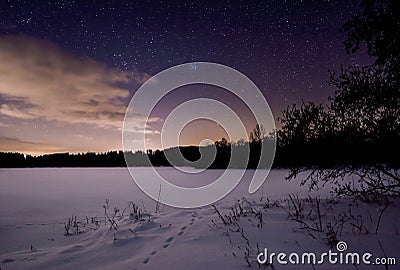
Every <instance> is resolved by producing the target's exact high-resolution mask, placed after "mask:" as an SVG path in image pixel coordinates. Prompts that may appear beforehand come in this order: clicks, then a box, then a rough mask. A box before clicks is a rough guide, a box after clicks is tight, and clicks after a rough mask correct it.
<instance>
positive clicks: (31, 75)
mask: <svg viewBox="0 0 400 270" xmlns="http://www.w3.org/2000/svg"><path fill="white" fill-rule="evenodd" d="M0 59H1V62H0V97H1V100H2V101H3V104H1V105H0V116H6V117H12V118H17V119H25V120H29V119H37V118H40V119H43V120H48V121H53V120H56V121H60V122H67V123H72V124H75V123H79V124H81V123H84V124H92V125H97V126H100V127H104V126H112V127H116V128H120V127H121V126H122V121H123V117H124V115H125V109H126V105H125V103H126V102H127V99H128V98H129V95H130V93H129V90H128V89H127V88H126V87H124V85H125V86H126V85H128V84H130V85H132V83H136V84H138V85H139V84H142V83H143V82H144V81H146V80H147V79H148V78H149V75H148V74H146V73H140V72H136V71H130V72H124V71H122V70H120V69H116V68H109V67H107V66H106V65H105V64H102V63H99V62H96V61H94V60H91V59H81V58H79V57H77V56H74V55H72V54H70V53H68V52H66V51H65V50H63V49H61V48H60V47H58V46H56V45H55V44H53V43H51V42H49V41H45V40H40V39H36V38H32V37H28V36H24V35H6V36H0ZM138 118H140V116H138ZM141 122H142V121H137V123H139V124H140V123H141ZM142 126H143V125H142ZM140 128H141V126H140V125H139V126H138V129H140Z"/></svg>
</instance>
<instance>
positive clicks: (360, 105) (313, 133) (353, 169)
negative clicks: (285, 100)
mask: <svg viewBox="0 0 400 270" xmlns="http://www.w3.org/2000/svg"><path fill="white" fill-rule="evenodd" d="M341 31H342V32H345V33H346V34H347V39H346V41H345V42H344V44H345V47H346V50H347V52H348V53H354V52H356V51H358V50H359V49H360V47H361V44H365V45H366V47H367V49H368V55H369V56H370V57H373V58H375V61H374V63H373V64H372V65H370V66H365V67H358V66H351V67H348V68H346V69H345V68H342V69H341V72H340V74H339V75H336V74H335V73H331V76H330V79H329V81H328V82H329V84H331V85H333V86H335V87H336V89H337V90H336V92H335V94H334V96H333V97H332V98H330V101H331V104H330V105H329V106H328V108H327V110H324V108H323V107H322V106H321V105H320V106H316V105H314V104H312V103H310V104H308V105H305V104H303V105H302V106H301V107H300V108H297V107H293V108H292V109H289V108H288V109H287V110H286V111H284V112H283V117H282V119H281V122H282V131H281V132H280V133H279V134H278V135H279V139H280V143H281V144H283V145H284V146H288V145H290V144H292V145H299V144H300V145H301V144H306V143H310V142H314V143H316V144H317V147H318V145H324V144H323V143H321V142H324V141H325V142H330V143H331V144H333V145H334V147H333V148H331V149H330V150H332V151H333V152H334V153H335V154H336V155H337V154H338V153H339V154H340V152H341V151H342V153H341V155H342V157H341V159H343V161H344V162H334V161H330V163H329V165H330V166H331V167H330V168H329V169H327V168H324V167H323V166H318V165H321V164H320V163H318V162H317V164H316V165H317V167H315V166H311V165H310V164H303V165H301V166H297V167H293V168H292V169H291V170H290V173H289V176H288V177H287V178H288V179H292V178H294V177H296V176H297V175H298V173H299V172H301V171H309V170H310V169H311V171H309V174H308V176H307V177H306V178H305V179H304V181H302V184H305V183H309V184H310V188H314V187H316V186H318V185H319V184H320V183H321V182H323V183H326V182H328V181H331V182H334V183H335V184H336V192H337V193H339V194H344V195H360V196H362V197H363V198H365V199H368V198H371V196H372V198H375V199H377V198H379V197H380V196H381V195H391V194H396V195H399V194H400V191H399V190H400V175H399V170H398V168H399V166H400V161H399V157H398V154H396V153H394V151H393V149H400V147H399V146H400V144H399V141H400V140H399V139H400V136H399V135H400V110H399V104H400V72H399V70H400V66H399V64H400V2H399V1H396V0H383V1H379V0H364V1H363V2H362V3H361V12H360V13H358V14H357V15H354V16H353V17H352V18H351V19H350V20H349V21H347V22H346V23H345V24H344V26H343V29H342V30H341ZM314 148H315V147H314ZM335 151H336V152H335ZM338 151H339V152H338ZM330 154H331V153H326V154H325V155H330ZM314 165H315V164H314ZM348 176H357V178H356V179H357V182H358V183H357V184H355V185H354V183H348V182H347V183H344V182H343V181H344V179H346V177H348Z"/></svg>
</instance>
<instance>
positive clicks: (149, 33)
mask: <svg viewBox="0 0 400 270" xmlns="http://www.w3.org/2000/svg"><path fill="white" fill-rule="evenodd" d="M358 11H359V3H358V1H353V0H348V1H347V0H343V1H319V0H316V1H305V0H304V1H300V0H293V1H267V0H264V1H257V0H256V1H1V2H0V150H2V151H19V152H24V153H29V154H43V153H52V152H65V151H69V152H86V151H95V152H102V151H108V150H118V149H121V148H122V147H121V126H122V121H123V117H124V114H125V111H126V107H127V105H128V103H129V100H130V98H131V97H132V95H133V94H134V93H135V91H136V90H137V89H138V88H139V87H140V85H142V84H143V83H144V82H145V81H146V80H148V79H149V78H150V77H151V76H153V75H155V74H156V73H158V72H160V71H162V70H164V69H166V68H169V67H172V66H174V65H178V64H183V63H188V62H193V61H205V62H215V63H220V64H224V65H227V66H229V67H232V68H235V69H237V70H238V71H240V72H242V73H243V74H245V75H246V76H248V77H249V78H250V79H251V80H252V81H253V82H254V83H255V84H256V85H257V86H258V87H259V88H260V89H261V91H262V93H263V94H264V96H265V98H266V100H267V101H268V103H269V106H270V107H271V110H272V112H273V114H274V118H275V119H278V117H279V116H280V113H281V110H282V109H284V108H286V107H287V106H290V105H292V104H299V103H300V102H301V101H302V100H305V101H309V100H312V101H315V102H326V100H327V98H328V96H329V95H332V94H333V92H334V89H332V88H330V87H329V86H328V85H327V83H326V80H327V79H328V77H329V73H328V70H333V71H335V70H336V71H337V70H339V68H340V65H343V66H349V65H364V64H367V63H369V62H371V59H369V58H368V57H367V56H366V53H365V52H364V51H363V50H361V51H360V52H359V53H357V54H352V55H346V52H345V48H344V45H343V42H344V40H345V35H344V34H343V33H339V29H340V27H341V26H342V24H343V23H344V22H345V21H346V20H347V19H349V18H350V17H351V14H355V13H357V12H358ZM196 97H207V98H213V99H217V100H220V101H222V102H224V103H225V104H227V105H228V106H230V107H232V108H235V110H236V111H238V114H239V115H240V117H241V119H243V122H244V124H245V126H246V129H247V130H248V131H250V130H251V129H252V127H254V125H255V120H254V117H253V116H252V115H251V112H250V111H249V109H248V108H246V106H245V105H244V104H243V103H242V102H241V101H240V100H238V99H237V98H236V97H235V96H233V95H232V94H230V93H228V92H227V91H225V90H223V89H219V88H218V89H217V88H216V87H213V86H207V85H190V86H185V87H181V88H179V89H176V90H175V91H173V92H172V93H171V94H169V95H167V96H166V97H165V99H163V100H162V102H160V103H159V104H158V105H157V107H156V108H155V109H154V111H153V113H152V116H154V119H158V120H157V121H154V122H152V123H148V124H146V123H143V119H137V130H140V129H149V130H151V132H149V134H150V135H149V136H148V139H149V142H148V147H150V148H160V143H159V141H160V127H161V125H162V121H163V119H165V118H166V117H167V116H168V114H169V112H171V110H173V109H174V108H175V107H176V106H178V105H179V104H180V103H182V102H184V101H185V100H190V99H193V98H196ZM277 127H278V128H279V123H277ZM226 135H227V134H226V132H225V131H224V129H223V128H222V127H220V126H218V125H215V123H212V122H211V121H208V120H198V121H197V122H193V123H190V124H189V125H188V126H186V127H185V128H184V130H183V133H182V136H181V138H180V144H182V145H189V144H198V143H199V142H200V141H201V140H202V139H204V138H210V139H212V140H216V139H220V138H221V137H222V136H226Z"/></svg>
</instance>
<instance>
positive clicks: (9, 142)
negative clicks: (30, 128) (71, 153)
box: [0, 137, 66, 154]
mask: <svg viewBox="0 0 400 270" xmlns="http://www.w3.org/2000/svg"><path fill="white" fill-rule="evenodd" d="M27 149H29V150H27ZM0 151H5V152H24V153H25V154H43V153H54V152H65V151H66V148H64V147H62V146H59V145H51V144H46V143H38V142H31V141H25V140H20V139H17V138H8V137H0Z"/></svg>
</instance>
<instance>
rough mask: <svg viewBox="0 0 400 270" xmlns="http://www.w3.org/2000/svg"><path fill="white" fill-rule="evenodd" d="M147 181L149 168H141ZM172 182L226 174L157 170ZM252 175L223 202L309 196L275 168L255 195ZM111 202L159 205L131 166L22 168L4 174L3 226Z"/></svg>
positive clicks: (0, 191)
mask: <svg viewBox="0 0 400 270" xmlns="http://www.w3.org/2000/svg"><path fill="white" fill-rule="evenodd" d="M137 170H140V174H143V177H146V172H147V171H148V170H151V168H137ZM158 171H159V173H160V174H161V175H162V176H164V177H165V178H166V179H168V181H170V182H172V183H174V184H178V185H181V186H187V187H189V186H202V185H206V184H208V183H210V182H212V181H213V180H214V179H216V178H217V177H218V176H219V175H220V174H221V173H222V172H223V170H208V171H205V172H203V173H200V174H187V173H182V172H179V171H177V170H175V169H174V168H158ZM252 173H253V171H248V172H247V173H246V174H245V176H244V178H243V179H242V181H241V182H240V183H239V185H238V186H237V187H236V188H235V189H234V190H233V191H232V192H231V193H230V194H229V195H228V196H227V197H226V198H225V199H226V200H236V199H238V198H241V197H243V196H244V197H260V196H261V195H262V194H263V195H264V196H265V197H271V198H273V199H280V198H282V197H283V196H285V195H287V194H288V193H307V188H306V187H299V185H298V183H297V182H296V181H293V182H288V181H286V180H285V179H284V178H285V176H286V175H287V170H272V171H271V172H270V174H269V176H268V178H267V181H266V182H265V183H264V185H263V186H262V187H261V188H260V189H259V191H257V192H256V193H255V194H252V195H250V194H249V193H248V192H247V190H248V187H249V184H250V180H251V175H252ZM106 199H109V200H110V203H111V204H112V205H119V206H120V207H124V206H126V204H127V202H129V201H133V202H135V203H137V204H139V205H145V207H146V208H148V209H153V208H154V206H155V202H154V201H153V200H152V199H151V198H149V197H148V196H147V195H146V194H144V193H143V192H142V191H141V190H140V189H139V188H138V187H137V185H136V184H135V183H134V181H133V180H132V178H131V177H130V175H129V172H128V170H127V168H33V169H32V168H24V169H2V170H0V224H1V225H6V224H25V223H40V222H49V221H59V220H65V218H66V217H67V216H70V215H72V214H73V213H74V214H78V215H83V216H84V215H96V214H101V213H102V205H103V204H104V202H105V200H106Z"/></svg>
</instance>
